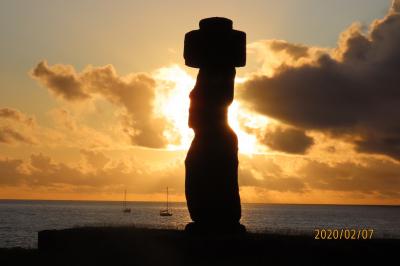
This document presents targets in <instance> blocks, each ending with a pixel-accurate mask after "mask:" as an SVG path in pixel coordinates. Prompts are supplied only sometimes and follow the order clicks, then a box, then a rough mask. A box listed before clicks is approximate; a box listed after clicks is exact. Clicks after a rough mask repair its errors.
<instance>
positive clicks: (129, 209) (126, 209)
mask: <svg viewBox="0 0 400 266" xmlns="http://www.w3.org/2000/svg"><path fill="white" fill-rule="evenodd" d="M122 212H125V213H128V212H131V208H127V207H126V189H125V193H124V205H123V208H122Z"/></svg>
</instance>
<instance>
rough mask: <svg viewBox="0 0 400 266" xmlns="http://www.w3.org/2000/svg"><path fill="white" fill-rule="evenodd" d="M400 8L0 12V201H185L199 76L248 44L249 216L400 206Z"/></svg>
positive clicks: (217, 4)
mask: <svg viewBox="0 0 400 266" xmlns="http://www.w3.org/2000/svg"><path fill="white" fill-rule="evenodd" d="M399 12H400V1H398V0H395V1H390V0H388V1H386V0H382V1H376V0H346V1H345V0H332V1H319V0H302V1H300V0H287V1H277V0H264V1H255V0H254V1H251V0H248V1H153V0H150V1H112V2H111V1H79V2H78V1H57V0H56V1H42V0H38V1H20V0H14V1H8V0H3V1H0V36H1V42H0V58H1V60H0V75H1V79H0V199H5V198H8V199H65V200H121V199H122V197H123V191H124V189H127V191H128V199H129V200H145V201H157V200H163V199H164V194H163V193H164V191H165V187H166V186H168V187H169V191H170V196H171V199H172V200H175V201H184V200H185V198H184V164H183V162H184V159H185V156H186V152H187V150H188V148H189V146H190V142H191V140H192V138H193V132H192V131H191V129H189V128H188V126H187V118H188V106H189V98H188V95H189V93H190V91H191V89H192V88H193V85H194V82H195V77H196V73H197V69H191V68H189V67H187V66H185V65H184V60H183V38H184V34H185V33H186V32H188V31H190V30H193V29H197V28H198V22H199V20H200V19H202V18H205V17H211V16H222V17H227V18H230V19H232V20H233V25H234V28H235V29H238V30H242V31H245V32H246V34H247V65H246V66H245V67H243V68H239V69H237V70H238V72H237V78H236V89H235V101H234V102H233V104H232V105H231V107H230V110H229V123H230V126H231V127H232V128H233V129H234V130H235V132H236V133H237V135H238V138H239V159H240V165H239V185H240V194H241V198H242V201H243V202H265V203H299V204H300V203H311V204H319V203H327V204H399V203H400V128H399V126H398V125H399V124H400V121H399V117H400V109H399V108H398V106H400V93H399V85H398V84H399V81H400V79H399V77H398V74H397V73H398V72H399V69H400V63H399V62H400V52H399V51H400V50H399V49H398V47H400V15H399Z"/></svg>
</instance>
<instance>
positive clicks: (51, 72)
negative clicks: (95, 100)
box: [31, 61, 90, 101]
mask: <svg viewBox="0 0 400 266" xmlns="http://www.w3.org/2000/svg"><path fill="white" fill-rule="evenodd" d="M31 75H32V77H34V78H35V79H37V80H38V81H39V82H40V83H42V84H43V85H44V86H45V87H47V88H48V89H49V90H50V91H51V92H53V93H54V94H55V95H57V96H60V97H62V98H64V99H65V100H69V101H79V100H84V99H88V98H90V96H89V94H88V93H86V92H85V91H84V86H83V84H82V82H81V81H80V79H79V77H78V75H77V74H76V72H75V69H74V68H73V67H72V66H70V65H60V64H59V65H54V66H52V67H49V66H48V65H47V62H46V61H42V62H40V63H39V64H38V65H37V66H36V67H35V68H34V69H33V71H32V73H31Z"/></svg>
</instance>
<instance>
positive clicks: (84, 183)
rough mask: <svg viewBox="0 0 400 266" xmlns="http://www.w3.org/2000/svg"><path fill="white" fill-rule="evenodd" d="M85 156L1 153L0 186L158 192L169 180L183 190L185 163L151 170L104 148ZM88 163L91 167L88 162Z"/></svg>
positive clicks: (54, 189) (57, 189)
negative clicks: (64, 158)
mask: <svg viewBox="0 0 400 266" xmlns="http://www.w3.org/2000/svg"><path fill="white" fill-rule="evenodd" d="M81 153H82V155H83V158H84V160H83V161H82V160H81V161H79V162H78V163H74V164H73V163H63V162H57V161H55V160H54V159H53V158H51V157H50V156H47V155H44V154H42V153H39V154H32V155H31V156H30V157H29V159H28V160H22V159H11V158H1V157H0V187H6V186H8V187H10V186H13V187H18V186H28V187H30V188H32V190H35V189H39V188H47V189H51V190H52V191H61V190H62V189H64V188H66V187H67V188H68V189H69V190H70V191H72V192H74V191H75V192H77V191H81V190H85V191H86V192H90V193H94V194H98V193H101V192H104V193H114V192H115V191H118V192H120V191H121V188H127V189H128V190H129V192H130V193H138V194H146V193H159V192H161V191H163V190H164V188H165V186H166V185H167V184H169V185H171V186H174V189H175V191H177V192H180V193H182V192H183V187H184V184H183V180H184V179H183V178H182V176H183V166H182V165H181V164H179V165H178V164H175V163H171V164H169V165H166V166H164V167H163V168H160V169H154V170H149V169H148V167H146V165H143V164H140V163H137V162H135V161H134V160H123V159H120V160H112V159H111V158H109V157H108V156H106V155H105V154H103V153H101V152H96V151H92V150H82V151H81ZM87 164H89V167H88V165H87Z"/></svg>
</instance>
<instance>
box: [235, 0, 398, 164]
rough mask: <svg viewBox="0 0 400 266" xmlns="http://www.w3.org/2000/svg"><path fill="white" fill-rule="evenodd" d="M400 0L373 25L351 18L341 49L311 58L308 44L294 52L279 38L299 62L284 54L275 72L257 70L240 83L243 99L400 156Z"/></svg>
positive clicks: (369, 149)
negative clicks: (363, 26) (367, 26)
mask: <svg viewBox="0 0 400 266" xmlns="http://www.w3.org/2000/svg"><path fill="white" fill-rule="evenodd" d="M398 6H399V1H395V2H394V4H393V8H392V9H391V11H390V12H389V14H388V15H387V16H386V17H385V18H383V19H381V20H376V21H374V22H373V23H372V24H371V26H370V29H369V31H368V33H365V32H363V31H362V29H361V27H360V26H359V25H357V24H354V25H352V26H351V27H350V28H349V29H347V30H346V31H345V32H344V33H342V35H341V37H340V39H339V42H338V47H337V48H336V49H333V50H331V51H330V52H327V51H325V52H324V53H317V54H316V56H308V60H304V58H305V56H307V53H305V51H306V50H307V49H306V48H304V47H300V48H301V49H295V50H294V51H295V52H293V49H292V46H289V45H287V44H284V45H282V44H279V45H278V46H279V47H278V48H279V49H280V50H282V49H284V51H285V53H289V54H292V55H293V54H294V55H296V56H295V57H293V56H292V60H294V63H293V62H292V61H290V60H289V64H285V62H282V63H281V64H279V65H277V66H275V68H274V71H273V75H269V76H267V75H258V76H253V77H252V78H250V79H249V80H248V81H247V82H245V83H244V84H243V87H242V89H241V90H239V97H240V99H241V100H242V101H244V102H245V103H246V104H247V106H248V107H250V108H252V109H253V110H255V111H257V112H259V113H261V114H264V115H267V116H269V117H272V118H274V119H277V120H279V121H281V122H283V123H285V124H288V125H292V126H295V127H297V128H299V129H303V130H317V131H321V132H325V133H328V134H331V135H332V136H336V137H340V138H345V139H346V140H347V141H350V142H352V143H353V144H355V148H356V149H357V150H358V151H360V152H365V153H375V154H384V155H387V156H390V157H392V158H395V159H397V160H400V126H399V125H400V108H399V106H400V93H399V84H400V75H399V74H398V72H399V69H400V49H399V48H398V47H400V14H399V13H398V11H399V8H398ZM296 47H298V46H296ZM278 48H276V47H275V50H276V49H278ZM272 49H273V48H272ZM309 49H311V48H309ZM315 49H317V50H318V48H315ZM296 58H300V59H298V60H296ZM267 59H268V58H266V60H267ZM299 60H302V62H298V61H299ZM296 62H297V63H296Z"/></svg>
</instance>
